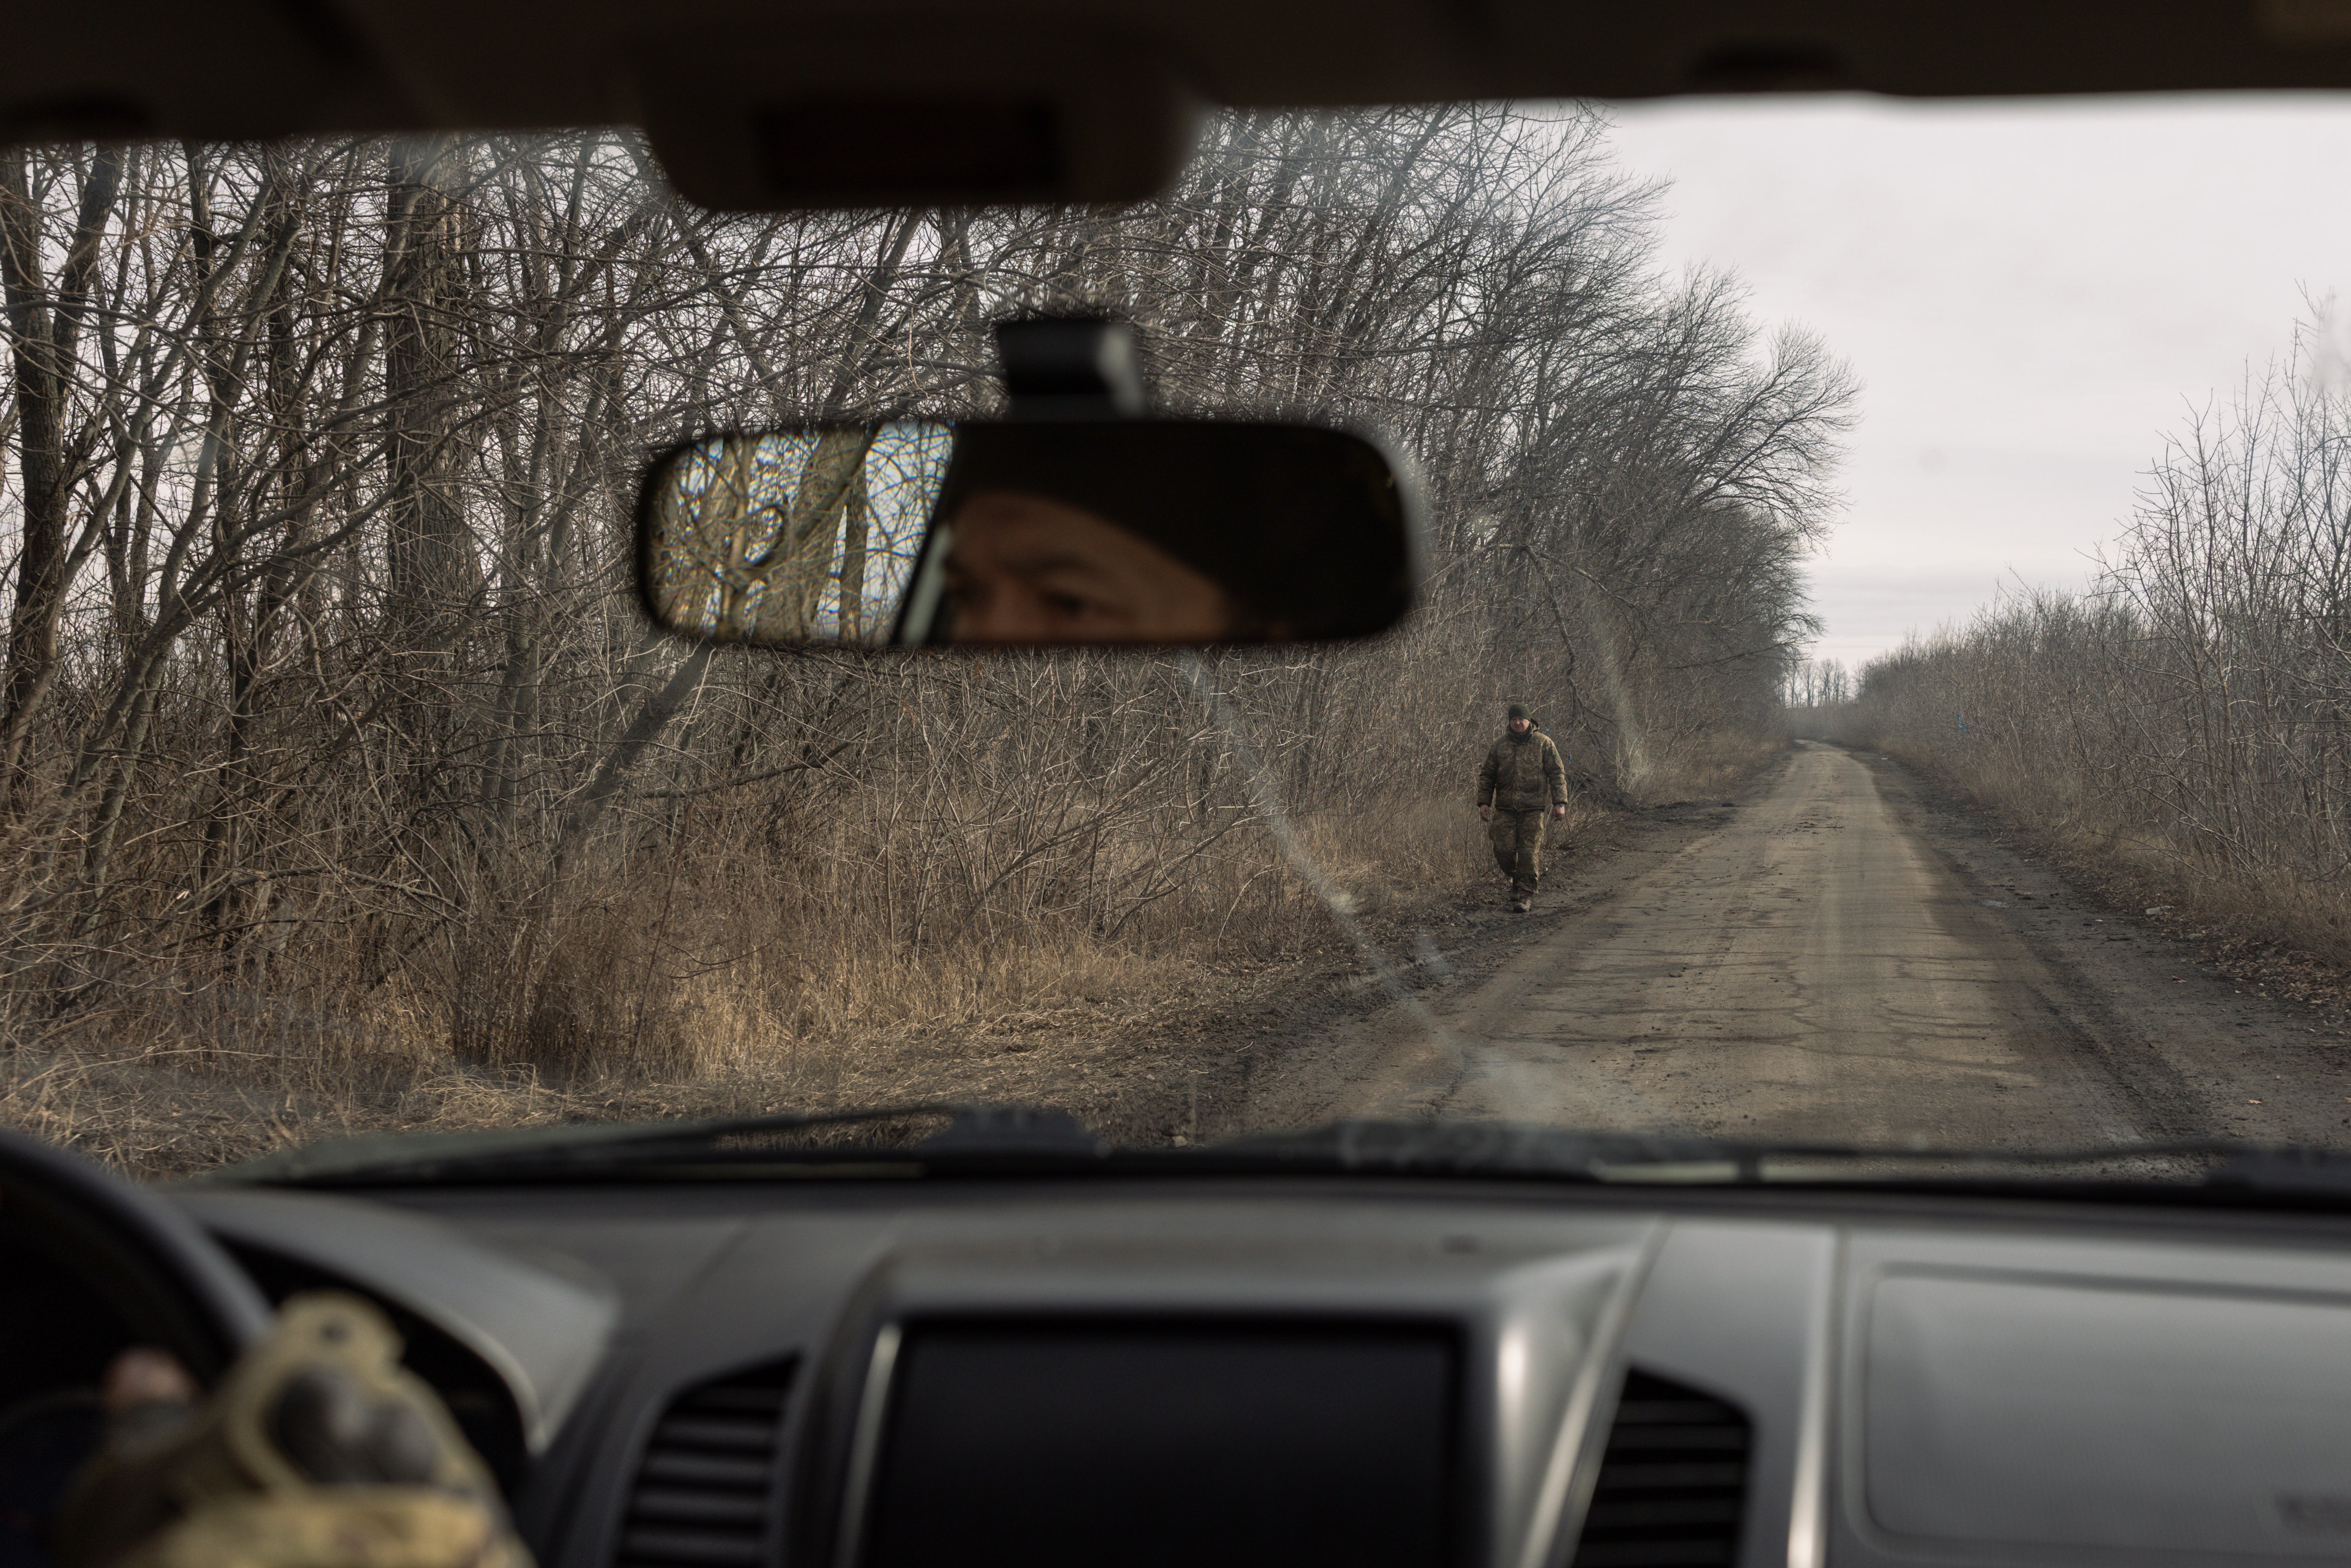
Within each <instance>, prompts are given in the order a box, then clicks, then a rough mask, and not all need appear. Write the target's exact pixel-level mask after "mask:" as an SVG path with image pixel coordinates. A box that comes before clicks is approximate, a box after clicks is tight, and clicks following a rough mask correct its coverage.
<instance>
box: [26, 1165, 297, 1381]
mask: <svg viewBox="0 0 2351 1568" xmlns="http://www.w3.org/2000/svg"><path fill="white" fill-rule="evenodd" d="M0 1215H5V1216H6V1218H7V1219H8V1220H9V1221H11V1222H13V1223H14V1224H16V1225H21V1226H22V1227H23V1228H25V1229H26V1230H27V1231H29V1232H30V1233H31V1234H32V1235H33V1236H34V1237H36V1238H37V1239H39V1240H41V1241H42V1242H45V1243H47V1249H48V1250H50V1251H51V1252H52V1253H53V1254H54V1255H55V1256H57V1258H59V1259H61V1260H70V1263H69V1266H70V1267H71V1268H72V1269H73V1270H75V1271H76V1272H77V1273H78V1274H79V1275H80V1276H81V1277H82V1278H83V1280H84V1281H86V1282H87V1283H88V1284H89V1287H90V1288H91V1289H92V1290H93V1291H96V1292H98V1293H99V1295H100V1296H101V1297H103V1298H104V1299H105V1300H106V1301H107V1302H108V1303H109V1304H110V1305H111V1306H113V1307H114V1308H115V1310H116V1311H117V1312H120V1314H121V1316H122V1319H123V1322H125V1323H126V1324H128V1325H129V1326H130V1328H131V1332H132V1333H134V1334H135V1335H137V1337H138V1339H139V1342H140V1343H144V1344H152V1345H154V1346H155V1347H157V1348H158V1349H161V1350H167V1351H169V1352H171V1353H172V1354H173V1355H175V1356H177V1357H179V1358H180V1362H181V1364H182V1365H183V1366H185V1367H186V1368H187V1369H188V1371H189V1372H190V1373H191V1374H193V1375H194V1377H195V1379H196V1381H197V1382H199V1383H201V1384H204V1385H211V1384H212V1383H213V1382H214V1380H215V1379H216V1378H218V1377H219V1376H220V1375H221V1374H222V1373H223V1372H225V1371H226V1370H227V1368H228V1366H229V1364H230V1363H231V1362H233V1361H235V1359H236V1357H237V1355H238V1354H239V1353H240V1352H242V1351H243V1350H244V1349H245V1347H246V1345H248V1344H250V1343H253V1341H254V1340H256V1338H258V1337H259V1336H260V1334H261V1332H262V1330H263V1329H264V1328H265V1327H266V1325H267V1323H268V1322H269V1317H270V1311H269V1303H268V1302H267V1301H265V1300H264V1299H263V1298H262V1295H261V1292H260V1291H257V1290H256V1289H255V1288H254V1284H253V1281H250V1280H248V1279H247V1278H246V1276H245V1274H244V1273H243V1271H242V1270H239V1269H238V1268H237V1266H236V1265H235V1263H234V1262H232V1261H231V1260H229V1257H228V1254H227V1253H225V1252H224V1251H222V1250H221V1249H220V1248H219V1247H218V1246H217V1245H215V1244H214V1241H213V1240H212V1239H211V1238H210V1237H208V1236H206V1235H205V1234H204V1232H203V1231H202V1230H200V1229H198V1228H196V1225H195V1222H194V1221H193V1220H191V1219H190V1218H188V1217H187V1216H186V1215H184V1214H182V1213H181V1212H180V1211H179V1210H178V1209H176V1208H174V1207H172V1206H171V1205H170V1204H168V1203H165V1202H163V1201H162V1199H161V1198H158V1197H153V1196H152V1195H151V1194H148V1193H145V1192H141V1190H140V1189H139V1188H138V1187H136V1186H132V1185H131V1183H129V1182H127V1181H125V1180H123V1179H122V1178H121V1177H120V1176H116V1175H115V1174H114V1173H113V1172H111V1171H109V1170H107V1169H105V1168H104V1167H103V1166H99V1165H98V1164H97V1163H95V1162H94V1161H91V1160H87V1159H84V1158H83V1157H81V1156H80V1155H72V1154H68V1153H67V1152H65V1151H64V1150H62V1149H58V1148H56V1147H53V1146H51V1145H47V1144H44V1143H42V1142H40V1141H39V1140H37V1139H35V1138H28V1137H26V1136H25V1135H24V1134H20V1133H11V1132H8V1131H5V1129H0Z"/></svg>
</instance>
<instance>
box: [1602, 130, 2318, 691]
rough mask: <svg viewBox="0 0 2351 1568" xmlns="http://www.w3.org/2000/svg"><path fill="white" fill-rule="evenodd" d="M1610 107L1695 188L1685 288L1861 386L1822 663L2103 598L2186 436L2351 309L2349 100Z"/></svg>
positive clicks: (1676, 199) (1681, 205)
mask: <svg viewBox="0 0 2351 1568" xmlns="http://www.w3.org/2000/svg"><path fill="white" fill-rule="evenodd" d="M1610 112H1611V114H1612V116H1613V117H1614V119H1615V120H1616V122H1617V130H1616V132H1615V136H1614V145H1615V149H1616V155H1617V157H1618V160H1619V161H1620V162H1621V163H1622V164H1623V165H1624V167H1625V169H1627V170H1628V171H1631V172H1637V173H1640V174H1644V175H1653V176H1657V177H1661V178H1664V179H1667V180H1670V181H1671V182H1672V189H1671V190H1670V191H1669V192H1668V193H1667V195H1666V197H1665V202H1664V210H1665V212H1666V214H1667V220H1666V224H1665V228H1664V245H1665V248H1664V252H1663V256H1662V259H1663V260H1664V262H1665V264H1666V265H1667V266H1668V267H1674V268H1676V269H1678V268H1679V267H1682V266H1684V265H1686V264H1690V263H1712V264H1715V265H1719V266H1726V267H1729V268H1731V269H1732V270H1734V271H1735V272H1737V273H1738V274H1739V276H1740V277H1741V278H1743V279H1744V280H1745V282H1746V283H1747V284H1748V286H1749V287H1750V290H1751V295H1752V304H1753V307H1754V308H1755V310H1756V312H1757V313H1758V314H1759V315H1760V316H1761V317H1763V318H1765V319H1769V320H1773V321H1792V322H1796V323H1800V324H1802V326H1805V327H1807V328H1810V329H1813V331H1815V332H1817V333H1818V334H1819V335H1820V336H1821V337H1822V338H1823V339H1824V340H1826V341H1827V343H1828V345H1829V346H1830V348H1831V349H1832V350H1834V352H1836V353H1837V354H1839V355H1841V356H1843V357H1844V359H1845V360H1846V361H1848V362H1850V363H1851V365H1852V366H1853V368H1854V370H1855V372H1856V374H1857V375H1858V376H1859V378H1860V380H1861V382H1863V392H1862V396H1861V404H1860V412H1861V423H1860V426H1859V428H1858V429H1857V430H1856V431H1855V433H1854V436H1853V440H1852V455H1851V457H1850V459H1849V462H1848V464H1847V466H1846V469H1845V473H1844V491H1845V494H1846V497H1847V502H1848V506H1847V509H1846V512H1845V516H1844V521H1843V522H1842V524H1841V525H1840V526H1839V528H1838V529H1837V532H1836V535H1835V538H1834V541H1833V542H1832V544H1831V545H1830V547H1829V549H1827V551H1826V553H1825V554H1824V555H1823V557H1822V558H1821V559H1819V560H1817V561H1816V562H1815V563H1814V564H1813V608H1814V610H1815V611H1816V612H1818V613H1819V614H1821V615H1822V616H1823V618H1824V619H1825V620H1826V622H1827V623H1828V625H1827V634H1826V635H1825V636H1824V637H1823V640H1822V642H1821V643H1820V645H1819V648H1818V650H1817V651H1818V652H1819V653H1823V654H1825V655H1831V656H1834V657H1838V658H1843V659H1845V660H1848V661H1851V662H1855V663H1858V662H1859V661H1861V660H1864V659H1866V658H1868V657H1869V656H1870V655H1872V654H1874V653H1879V652H1881V651H1883V650H1884V649H1886V648H1888V647H1891V646H1893V645H1894V644H1896V643H1899V642H1900V641H1901V639H1902V637H1903V635H1904V634H1905V633H1906V632H1909V631H1912V630H1914V629H1916V630H1918V631H1921V632H1925V631H1931V630H1932V629H1933V628H1934V627H1935V626H1936V625H1937V624H1938V623H1940V622H1964V621H1965V619H1966V618H1967V616H1968V614H1969V613H1970V612H1971V611H1972V610H1973V609H1974V608H1975V607H1976V606H1978V605H1980V604H1982V603H1984V602H1986V601H1989V600H1990V599H1991V597H1992V596H1993V594H1994V593H1995V592H1996V591H1998V590H1999V588H2000V587H2001V584H2002V583H2003V582H2006V583H2009V584H2011V585H2012V584H2013V583H2014V582H2015V581H2016V580H2017V579H2018V578H2019V577H2022V579H2023V580H2026V581H2030V582H2034V583H2049V584H2072V583H2078V582H2080V581H2082V580H2084V579H2085V577H2086V576H2087V574H2088V571H2089V564H2088V562H2087V559H2086V557H2087V556H2088V555H2089V554H2090V553H2092V552H2094V551H2095V549H2097V548H2098V546H2099V545H2100V544H2101V542H2103V541H2105V540H2107V539H2110V538H2113V537H2114V535H2115V533H2116V528H2117V526H2118V524H2119V523H2120V522H2121V520H2122V519H2123V518H2124V517H2126V515H2127V514H2128V512H2129V510H2130V506H2131V497H2132V493H2133V491H2134V490H2135V489H2136V488H2137V486H2138V483H2139V476H2141V475H2142V474H2143V473H2144V472H2145V470H2146V468H2147V464H2148V462H2149V460H2150V459H2151V458H2152V457H2153V456H2154V455H2155V454H2156V452H2157V451H2158V447H2159V445H2160V443H2161V440H2162V437H2163V436H2164V434H2166V433H2168V432H2171V431H2175V430H2177V429H2179V426H2180V425H2181V423H2182V422H2183V421H2184V419H2185V418H2186V416H2187V414H2188V413H2189V411H2190V409H2191V408H2192V407H2194V406H2197V405H2200V404H2204V403H2206V402H2210V401H2211V400H2213V399H2214V398H2215V397H2216V395H2217V396H2219V397H2220V398H2223V399H2225V398H2226V397H2227V395H2228V394H2229V393H2230V392H2232V391H2233V390H2234V389H2235V388H2236V387H2237V386H2238V385H2239V384H2240V383H2241V381H2242V379H2243V376H2244V373H2245V370H2246V367H2247V365H2248V363H2249V362H2250V363H2252V365H2254V366H2255V367H2257V368H2258V367H2259V366H2260V365H2262V363H2264V362H2266V361H2270V360H2272V359H2273V358H2276V359H2282V358H2283V356H2284V354H2285V353H2286V352H2287V350H2289V348H2290V346H2291V344H2292V340H2293V334H2294V325H2295V323H2296V321H2297V320H2299V319H2304V318H2305V317H2306V315H2307V312H2306V311H2305V308H2304V296H2305V294H2307V295H2308V296H2310V297H2312V298H2325V296H2327V295H2329V294H2331V293H2335V292H2337V291H2339V292H2340V293H2341V294H2342V295H2343V296H2344V298H2345V299H2346V301H2351V96H2346V97H2343V98H2335V99H2329V98H2318V97H2302V98H2286V97H2277V98H2197V99H2145V100H2139V101H2137V103H2136V104H2125V105H2115V106H2109V105H2103V104H2097V103H2092V102H2086V101H2067V102H2062V103H2056V104H2047V105H2042V106H2039V107H2021V108H2020V107H1965V108H1957V107H1917V106H1908V105H1896V104H1889V103H1885V102H1881V101H1877V100H1872V99H1809V100H1800V99H1767V100H1761V101H1759V100H1754V99H1749V100H1744V101H1740V102H1725V101H1720V100H1718V101H1714V102H1706V101H1690V102H1682V103H1667V104H1660V105H1656V106H1654V107H1651V106H1618V107H1616V108H1614V109H1613V110H1611V111H1610ZM2342 316H2343V319H2340V320H2337V321H2335V322H2334V323H2333V324H2332V326H2331V327H2330V329H2329V340H2330V341H2333V342H2339V343H2341V344H2343V345H2345V346H2346V350H2351V309H2346V310H2345V311H2344V312H2343V313H2342ZM2346 361H2351V351H2346V352H2335V353H2333V354H2332V356H2331V364H2330V370H2329V371H2327V372H2324V373H2335V374H2341V373H2343V370H2344V366H2345V363H2346Z"/></svg>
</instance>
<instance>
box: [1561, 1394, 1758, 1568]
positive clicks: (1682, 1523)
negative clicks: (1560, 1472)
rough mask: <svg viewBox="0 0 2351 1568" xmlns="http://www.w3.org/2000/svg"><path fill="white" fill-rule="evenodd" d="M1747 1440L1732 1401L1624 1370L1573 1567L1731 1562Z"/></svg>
mask: <svg viewBox="0 0 2351 1568" xmlns="http://www.w3.org/2000/svg"><path fill="white" fill-rule="evenodd" d="M1748 1439H1749V1429H1748V1423H1747V1417H1746V1416H1744V1415H1743V1414H1741V1413H1740V1410H1739V1408H1738V1407H1737V1406H1733V1405H1728V1404H1725V1403H1724V1402H1723V1401H1721V1400H1719V1399H1717V1398H1714V1397H1713V1396H1709V1395H1705V1394H1701V1393H1699V1392H1698V1390H1696V1389H1694V1388H1685V1387H1683V1386H1682V1385H1680V1384H1677V1383H1668V1382H1667V1381H1666V1380H1665V1379H1664V1378H1662V1377H1655V1376H1652V1375H1649V1374H1647V1373H1646V1372H1632V1373H1628V1374H1626V1375H1625V1392H1624V1394H1623V1395H1622V1396H1620V1397H1619V1399H1618V1400H1617V1404H1616V1420H1615V1423H1614V1425H1613V1426H1611V1427H1609V1428H1608V1449H1607V1452H1606V1453H1605V1454H1604V1455H1603V1456H1602V1458H1601V1461H1600V1479H1599V1482H1598V1484H1597V1485H1595V1486H1594V1487H1593V1491H1592V1507H1591V1510H1590V1511H1589V1512H1587V1513H1586V1514H1585V1515H1584V1518H1583V1537H1582V1539H1580V1540H1579V1541H1578V1542H1576V1546H1575V1562H1574V1568H1730V1565H1731V1564H1732V1563H1734V1562H1735V1561H1736V1560H1737V1558H1738V1554H1739V1522H1740V1513H1741V1511H1742V1510H1743V1509H1744V1507H1745V1505H1746V1500H1747V1454H1748V1447H1749V1441H1748Z"/></svg>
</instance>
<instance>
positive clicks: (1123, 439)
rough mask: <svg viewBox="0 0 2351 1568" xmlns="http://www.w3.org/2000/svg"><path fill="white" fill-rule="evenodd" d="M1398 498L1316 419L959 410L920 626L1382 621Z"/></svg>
mask: <svg viewBox="0 0 2351 1568" xmlns="http://www.w3.org/2000/svg"><path fill="white" fill-rule="evenodd" d="M1397 505H1398V503H1397V501H1396V499H1395V489H1394V482H1393V480H1392V479H1391V477H1390V476H1389V475H1388V473H1387V469H1386V465H1385V464H1384V462H1382V461H1381V460H1380V459H1379V458H1378V456H1377V455H1376V454H1374V453H1372V452H1371V451H1370V449H1369V448H1366V447H1364V446H1362V445H1361V444H1359V443H1354V442H1353V441H1352V440H1350V439H1348V438H1343V437H1334V436H1332V434H1329V433H1327V432H1322V431H1313V430H1307V431H1297V430H1284V429H1269V428H1266V427H1253V426H1248V425H1216V424H1195V423H1182V422H1169V423H1152V422H1149V421H1136V422H1120V421H1103V422H1072V423H1020V424H973V425H966V426H964V427H963V428H962V429H961V430H959V431H958V432H957V434H956V447H955V452H954V455H953V456H952V457H951V458H950V460H949V465H948V473H947V476H946V483H945V485H944V486H943V488H942V490H941V493H940V497H939V502H938V507H937V511H936V513H935V516H936V517H938V518H939V520H940V521H941V522H942V523H943V524H944V525H946V538H947V541H948V543H947V552H946V556H945V557H944V559H942V560H941V562H940V574H941V579H942V589H943V592H942V598H941V604H940V612H939V615H938V619H937V621H936V622H935V623H934V625H933V626H932V627H931V629H930V630H929V632H928V633H927V636H926V637H925V640H926V641H931V642H945V643H995V644H1031V645H1040V644H1045V645H1050V644H1062V645H1083V644H1102V643H1128V644H1151V643H1158V644H1163V645H1169V644H1173V645H1182V644H1193V645H1196V644H1199V643H1278V642H1288V641H1292V640H1295V639H1297V638H1301V637H1316V636H1327V635H1344V634H1346V632H1347V630H1348V628H1349V625H1350V624H1351V623H1356V622H1370V623H1374V624H1384V621H1385V619H1393V618H1394V616H1395V614H1396V613H1398V612H1400V605H1399V603H1398V602H1397V595H1398V594H1399V592H1401V593H1403V594H1404V595H1405V596H1407V597H1408V594H1409V585H1408V582H1405V580H1403V578H1402V576H1401V575H1400V569H1401V568H1402V566H1403V565H1404V564H1405V562H1404V556H1403V554H1402V552H1401V551H1400V549H1398V548H1397V543H1396V541H1398V540H1400V539H1401V538H1402V519H1401V514H1400V513H1399V512H1398V511H1397V510H1396V508H1397ZM1383 539H1384V541H1385V543H1386V548H1385V549H1379V548H1376V546H1375V543H1374V541H1380V540H1383ZM1390 579H1395V580H1394V581H1391V580H1390ZM1374 617H1383V618H1384V619H1374Z"/></svg>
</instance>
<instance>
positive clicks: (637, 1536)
mask: <svg viewBox="0 0 2351 1568" xmlns="http://www.w3.org/2000/svg"><path fill="white" fill-rule="evenodd" d="M792 1365H793V1364H792V1363H791V1362H789V1361H778V1362H772V1363H770V1364H768V1365H765V1366H755V1367H752V1368H750V1369H748V1370H747V1371H744V1372H739V1373H737V1374H735V1375H732V1376H728V1377H722V1378H719V1379H717V1380H716V1381H715V1382H710V1383H705V1384H702V1385H698V1386H696V1387H694V1388H690V1389H688V1390H686V1391H685V1392H684V1394H681V1395H679V1396H677V1398H676V1399H674V1401H672V1402H671V1404H670V1407H669V1408H668V1409H667V1410H666V1411H664V1412H663V1414H662V1418H661V1424H660V1425H659V1426H657V1427H654V1428H653V1437H652V1439H651V1440H650V1441H648V1442H647V1443H646V1444H645V1458H644V1463H643V1466H642V1467H640V1468H639V1469H638V1471H637V1485H636V1490H635V1491H634V1492H632V1494H631V1495H630V1498H629V1512H628V1518H627V1520H626V1521H625V1522H623V1523H622V1526H621V1550H620V1552H619V1553H618V1555H617V1557H616V1558H615V1562H616V1563H617V1564H618V1568H759V1565H760V1564H763V1563H769V1562H772V1561H774V1558H775V1551H774V1546H773V1542H774V1539H775V1533H776V1532H775V1528H774V1527H775V1522H776V1521H775V1511H776V1448H777V1445H778V1443H779V1442H780V1441H781V1440H782V1436H783V1426H784V1400H785V1397H786V1396H788V1395H789V1393H790V1392H791V1383H792Z"/></svg>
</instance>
